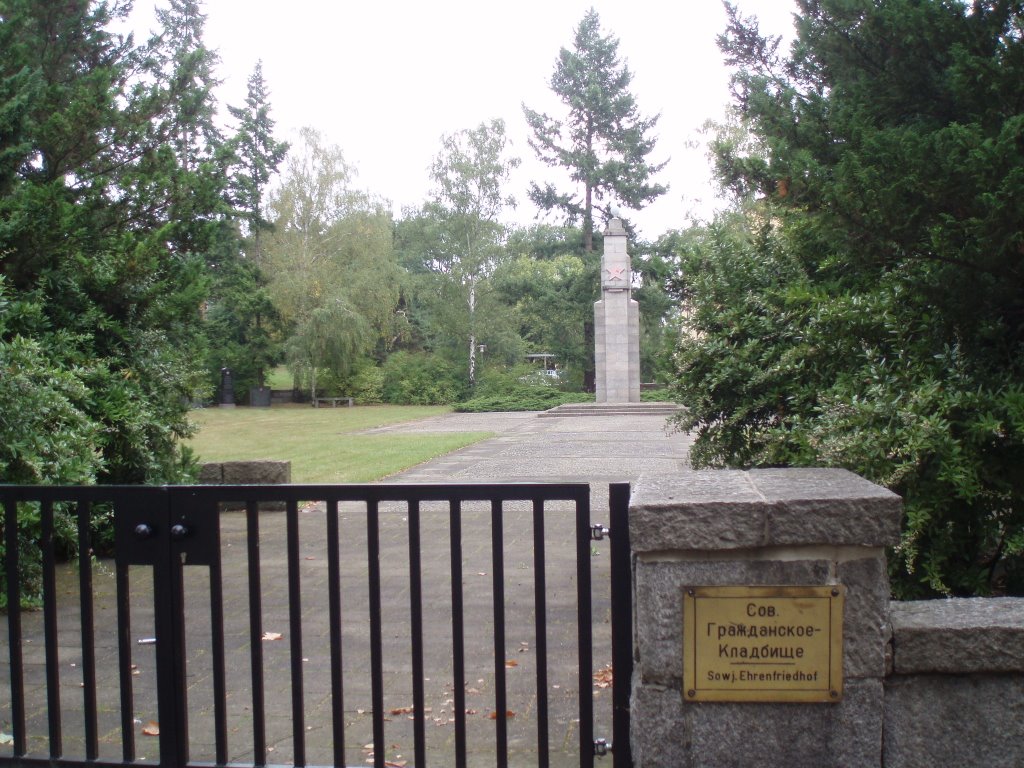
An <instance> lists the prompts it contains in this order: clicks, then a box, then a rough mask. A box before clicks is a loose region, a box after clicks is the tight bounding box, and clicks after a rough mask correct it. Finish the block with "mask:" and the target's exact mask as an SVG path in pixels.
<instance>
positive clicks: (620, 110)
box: [523, 8, 667, 251]
mask: <svg viewBox="0 0 1024 768" xmlns="http://www.w3.org/2000/svg"><path fill="white" fill-rule="evenodd" d="M618 50H619V41H618V40H617V39H616V38H615V37H614V36H612V35H602V34H601V21H600V19H599V18H598V15H597V12H596V11H595V10H594V9H593V8H591V9H590V10H589V11H587V13H586V15H585V16H584V17H583V20H582V21H581V22H580V24H579V26H578V27H577V28H576V37H575V41H574V43H573V49H572V50H569V49H567V48H562V50H561V52H560V53H559V56H558V62H557V64H556V65H555V73H554V75H552V77H551V90H552V91H554V92H555V94H557V95H558V97H559V98H560V99H561V100H562V103H563V104H565V106H566V108H567V110H568V114H567V116H566V117H565V118H564V119H562V120H559V119H556V118H553V117H549V116H548V115H546V114H544V113H541V112H535V111H534V110H532V109H529V108H527V107H526V105H523V113H524V114H525V115H526V121H527V123H528V124H529V126H530V130H531V131H532V132H533V138H532V139H531V140H530V146H531V147H533V149H534V151H535V152H536V153H537V156H538V157H539V158H540V159H541V160H542V161H543V162H544V163H545V164H546V165H548V166H552V167H561V168H564V169H566V170H567V171H568V172H569V178H570V180H571V181H572V182H573V183H574V184H575V185H576V190H575V191H574V192H560V191H559V190H558V188H557V187H556V186H555V185H554V184H551V183H548V184H545V185H544V186H543V187H541V186H539V185H538V184H537V183H533V184H531V186H530V193H529V194H530V199H531V200H532V201H533V202H534V203H536V204H537V206H539V207H540V208H541V209H543V210H545V211H551V210H560V211H562V212H563V213H564V214H565V217H566V219H567V220H568V222H569V223H571V224H574V225H579V224H582V228H583V244H584V248H585V250H587V251H592V250H593V249H594V240H593V235H594V211H595V209H596V210H597V211H598V212H600V213H601V214H602V215H603V216H604V218H605V219H608V218H611V216H612V206H613V205H614V204H618V205H621V206H624V207H626V208H630V209H632V210H640V209H641V208H643V207H644V205H646V204H647V203H650V202H652V201H653V200H655V199H657V198H658V197H659V196H661V195H663V194H664V193H665V192H666V191H667V188H666V187H664V186H662V185H661V184H657V183H655V182H654V181H653V177H654V176H655V175H656V174H657V173H658V171H660V170H661V169H662V168H663V167H664V165H665V164H664V163H660V164H656V163H651V162H650V161H649V160H648V155H649V154H650V153H651V152H652V151H653V150H654V138H653V137H651V135H650V132H651V131H652V130H653V129H654V127H655V125H656V124H657V122H658V116H655V117H651V118H645V117H643V116H641V114H640V112H639V109H638V108H637V104H636V98H635V97H634V96H633V94H632V93H631V92H630V91H629V86H630V83H631V82H632V80H633V74H632V73H631V72H630V71H629V68H628V67H627V66H626V65H625V64H624V63H622V62H621V61H620V60H619V54H618Z"/></svg>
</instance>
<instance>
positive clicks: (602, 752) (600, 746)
mask: <svg viewBox="0 0 1024 768" xmlns="http://www.w3.org/2000/svg"><path fill="white" fill-rule="evenodd" d="M611 748H612V745H611V744H609V743H608V739H594V755H595V756H597V757H605V756H606V755H607V754H608V752H609V751H611Z"/></svg>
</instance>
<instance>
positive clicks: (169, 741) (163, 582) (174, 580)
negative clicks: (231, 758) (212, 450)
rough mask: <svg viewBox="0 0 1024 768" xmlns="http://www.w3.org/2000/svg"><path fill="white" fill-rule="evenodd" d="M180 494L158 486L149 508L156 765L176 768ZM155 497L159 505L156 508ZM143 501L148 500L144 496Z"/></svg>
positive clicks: (184, 706) (184, 752)
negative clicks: (174, 544) (175, 517)
mask: <svg viewBox="0 0 1024 768" xmlns="http://www.w3.org/2000/svg"><path fill="white" fill-rule="evenodd" d="M184 498H185V497H184V496H183V495H179V494H177V493H174V492H173V491H169V490H167V489H160V493H159V496H155V497H153V501H152V504H151V505H150V506H149V508H150V509H151V510H153V511H155V512H157V513H158V514H157V515H154V517H155V518H156V519H155V520H154V528H155V530H156V531H157V535H158V536H160V537H161V546H160V548H159V550H158V556H157V560H156V564H155V565H154V567H153V619H154V626H155V629H156V675H157V712H158V714H159V722H160V764H161V765H164V766H168V767H169V768H177V767H178V766H183V765H185V764H186V763H187V762H188V757H189V748H188V689H187V688H186V686H185V674H186V669H185V604H184V596H183V595H184V589H185V588H184V574H183V571H184V566H183V564H182V562H181V560H180V559H179V558H177V557H173V556H172V551H171V540H170V538H169V536H170V530H171V517H172V512H173V511H174V510H172V506H176V505H179V504H181V503H182V501H181V500H182V499H184ZM157 499H159V501H161V502H162V503H163V505H162V506H160V507H159V508H158V505H157V501H156V500H157ZM147 501H149V498H147Z"/></svg>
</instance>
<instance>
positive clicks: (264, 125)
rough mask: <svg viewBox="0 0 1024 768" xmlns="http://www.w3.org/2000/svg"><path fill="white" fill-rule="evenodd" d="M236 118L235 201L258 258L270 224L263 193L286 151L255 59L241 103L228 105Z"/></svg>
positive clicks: (232, 178)
mask: <svg viewBox="0 0 1024 768" xmlns="http://www.w3.org/2000/svg"><path fill="white" fill-rule="evenodd" d="M228 111H229V112H230V113H231V116H232V117H234V118H235V120H237V121H238V128H237V130H236V133H235V136H234V138H233V139H232V142H231V143H232V148H233V150H234V151H233V154H234V159H235V163H236V166H235V170H234V173H232V175H231V194H232V198H233V201H234V204H235V206H236V208H237V210H238V212H239V214H240V216H241V218H242V219H243V220H244V221H245V222H246V225H247V227H248V230H249V237H250V238H251V239H252V244H253V251H252V255H253V257H254V258H255V259H256V261H257V262H258V261H259V260H260V235H261V233H262V232H264V231H266V230H267V229H269V228H270V224H269V222H268V221H267V220H266V219H265V218H264V216H263V207H264V196H265V194H266V191H267V185H268V184H269V183H270V179H271V177H272V176H273V175H274V174H275V173H277V168H278V166H279V165H280V164H281V161H283V160H284V158H285V155H286V154H287V153H288V143H287V142H284V141H277V140H276V139H275V138H274V121H273V120H272V119H271V117H270V94H269V93H268V92H267V84H266V81H265V80H264V79H263V63H262V62H259V61H258V62H256V67H255V69H253V72H252V75H250V76H249V82H248V89H247V94H246V97H245V106H244V107H230V106H229V107H228Z"/></svg>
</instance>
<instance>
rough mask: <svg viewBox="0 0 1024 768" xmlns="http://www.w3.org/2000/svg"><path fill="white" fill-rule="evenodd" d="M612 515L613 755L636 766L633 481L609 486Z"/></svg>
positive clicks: (620, 767)
mask: <svg viewBox="0 0 1024 768" xmlns="http://www.w3.org/2000/svg"><path fill="white" fill-rule="evenodd" d="M608 503H609V507H610V509H611V514H610V517H609V520H608V527H609V529H610V530H611V555H610V557H611V582H612V583H611V601H612V671H613V679H612V756H613V765H614V768H632V766H633V751H632V746H631V744H630V741H629V729H630V711H629V695H630V687H631V686H632V680H633V562H632V555H631V554H630V546H629V483H612V485H611V486H610V487H609V489H608Z"/></svg>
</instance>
